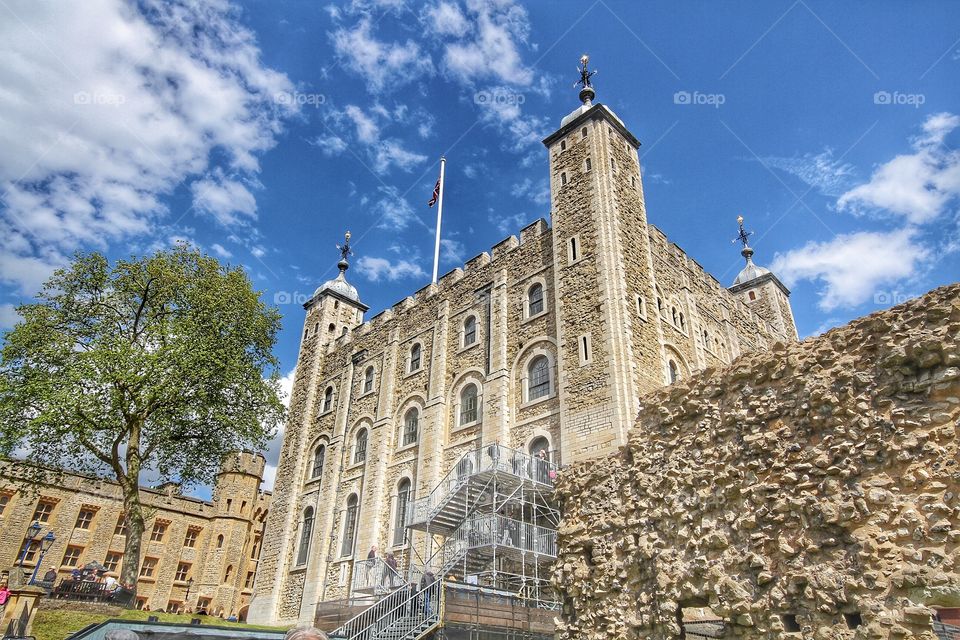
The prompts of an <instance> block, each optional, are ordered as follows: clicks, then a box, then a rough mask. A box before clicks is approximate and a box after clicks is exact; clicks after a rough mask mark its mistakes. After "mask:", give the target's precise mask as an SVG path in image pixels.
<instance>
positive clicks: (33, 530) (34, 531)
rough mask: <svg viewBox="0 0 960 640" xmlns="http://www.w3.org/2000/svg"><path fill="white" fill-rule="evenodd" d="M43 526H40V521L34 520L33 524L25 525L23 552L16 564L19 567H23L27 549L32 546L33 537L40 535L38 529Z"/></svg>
mask: <svg viewBox="0 0 960 640" xmlns="http://www.w3.org/2000/svg"><path fill="white" fill-rule="evenodd" d="M42 528H43V527H41V526H40V523H39V522H38V521H36V520H34V522H33V524H32V525H30V526H29V527H27V537H26V539H25V540H24V542H23V552H22V553H21V554H20V560H18V561H17V566H18V567H20V568H21V569H22V568H23V561H24V559H25V558H26V557H27V551H29V550H30V547H31V546H33V541H34V539H35V538H36V537H37V536H38V535H40V530H41V529H42Z"/></svg>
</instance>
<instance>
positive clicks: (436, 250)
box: [433, 156, 447, 284]
mask: <svg viewBox="0 0 960 640" xmlns="http://www.w3.org/2000/svg"><path fill="white" fill-rule="evenodd" d="M446 164H447V159H446V158H444V157H443V156H440V196H439V197H438V198H437V241H436V243H435V244H434V247H433V283H434V284H436V283H437V268H438V267H439V266H440V220H441V218H442V217H443V168H444V166H445V165H446Z"/></svg>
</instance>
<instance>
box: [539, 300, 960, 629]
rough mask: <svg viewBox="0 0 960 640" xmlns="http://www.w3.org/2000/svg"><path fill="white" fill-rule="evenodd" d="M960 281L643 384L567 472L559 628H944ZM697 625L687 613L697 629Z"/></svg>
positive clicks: (952, 573)
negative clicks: (629, 425)
mask: <svg viewBox="0 0 960 640" xmlns="http://www.w3.org/2000/svg"><path fill="white" fill-rule="evenodd" d="M958 420H960V285H951V286H948V287H943V288H941V289H937V290H935V291H932V292H930V293H928V294H927V295H926V296H924V297H922V298H919V299H915V300H912V301H909V302H907V303H906V304H903V305H900V306H898V307H895V308H893V309H890V310H888V311H883V312H880V313H875V314H873V315H870V316H867V317H865V318H861V319H859V320H856V321H854V322H852V323H850V324H849V325H846V326H844V327H841V328H838V329H834V330H832V331H829V332H828V333H826V334H823V335H821V336H818V337H815V338H811V339H808V340H805V341H803V342H801V343H796V344H789V345H783V344H777V345H776V346H774V348H773V349H771V350H770V351H768V352H764V353H752V354H747V355H745V356H743V357H741V358H739V359H737V360H736V361H735V362H733V363H732V364H731V365H730V366H728V367H725V368H723V369H708V370H705V371H703V372H702V373H700V374H699V375H696V376H694V377H692V378H690V379H688V380H685V381H681V382H678V383H676V384H674V385H672V386H670V387H667V388H664V389H661V390H659V391H657V392H654V393H652V394H650V395H648V396H646V397H645V398H644V399H643V401H642V406H641V408H640V412H639V416H638V418H637V421H636V426H635V428H634V429H633V430H632V432H631V435H630V439H629V443H628V444H627V446H625V447H623V448H622V449H621V450H620V452H619V453H618V454H615V455H613V456H610V457H609V458H606V459H602V460H598V461H592V462H590V463H588V464H580V465H577V466H575V467H572V468H570V469H568V470H566V471H564V472H563V473H562V474H561V477H560V480H559V485H558V495H559V498H560V500H561V501H562V504H563V505H564V506H563V510H564V520H563V522H562V524H561V528H560V546H561V550H560V557H559V558H558V561H557V564H556V565H555V570H554V577H553V580H554V584H555V586H556V587H557V588H558V589H559V591H560V594H561V599H562V603H563V609H562V613H561V616H560V618H559V620H558V635H557V637H558V638H560V639H569V640H574V639H576V640H590V639H600V638H603V639H613V638H616V639H620V638H648V639H651V640H652V639H661V638H664V639H665V638H678V637H682V635H683V631H682V626H683V625H682V620H683V618H682V617H681V616H682V615H684V614H683V613H682V612H683V611H684V610H687V613H689V609H688V608H695V607H709V608H710V610H711V611H712V613H713V614H714V615H716V616H717V617H720V618H723V619H724V620H725V625H724V627H725V630H724V632H723V633H724V637H736V638H757V639H759V638H816V639H827V638H829V639H847V638H849V639H853V638H922V639H925V640H935V639H936V637H937V636H936V635H935V634H934V632H933V621H932V618H933V615H934V608H933V607H957V606H960V546H958V543H960V524H958V520H960V498H958V494H960V461H958V436H960V434H958V431H960V424H958ZM688 630H689V629H688Z"/></svg>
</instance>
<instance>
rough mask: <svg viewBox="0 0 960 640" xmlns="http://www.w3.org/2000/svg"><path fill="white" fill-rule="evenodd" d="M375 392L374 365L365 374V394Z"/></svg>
mask: <svg viewBox="0 0 960 640" xmlns="http://www.w3.org/2000/svg"><path fill="white" fill-rule="evenodd" d="M371 391H373V365H370V366H369V367H367V370H366V371H364V372H363V392H364V393H370V392H371Z"/></svg>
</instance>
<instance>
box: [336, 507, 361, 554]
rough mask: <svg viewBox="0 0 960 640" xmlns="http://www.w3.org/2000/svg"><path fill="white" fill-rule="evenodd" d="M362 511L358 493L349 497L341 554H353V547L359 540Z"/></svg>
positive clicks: (344, 519) (344, 520)
mask: <svg viewBox="0 0 960 640" xmlns="http://www.w3.org/2000/svg"><path fill="white" fill-rule="evenodd" d="M359 512H360V499H359V498H358V497H357V494H355V493H354V494H351V495H350V497H349V498H347V512H346V513H345V514H344V518H343V545H342V546H341V547H340V555H341V556H351V555H353V548H354V546H355V545H356V541H357V516H358V514H359Z"/></svg>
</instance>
